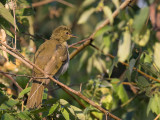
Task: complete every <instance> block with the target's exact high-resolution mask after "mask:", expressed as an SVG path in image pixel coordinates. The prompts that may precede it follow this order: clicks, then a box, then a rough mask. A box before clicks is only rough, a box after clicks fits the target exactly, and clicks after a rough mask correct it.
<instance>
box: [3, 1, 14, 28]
mask: <svg viewBox="0 0 160 120" xmlns="http://www.w3.org/2000/svg"><path fill="white" fill-rule="evenodd" d="M0 15H1V16H2V17H3V18H5V19H6V20H7V21H8V22H10V23H11V24H12V25H13V26H14V18H13V16H12V15H11V13H10V12H9V10H8V9H6V8H5V7H4V6H3V4H2V3H1V2H0Z"/></svg>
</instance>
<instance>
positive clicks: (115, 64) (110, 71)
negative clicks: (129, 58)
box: [109, 57, 118, 78]
mask: <svg viewBox="0 0 160 120" xmlns="http://www.w3.org/2000/svg"><path fill="white" fill-rule="evenodd" d="M117 63H118V57H115V58H114V59H113V64H112V66H111V67H110V68H109V78H110V77H111V75H112V71H113V68H114V66H117Z"/></svg>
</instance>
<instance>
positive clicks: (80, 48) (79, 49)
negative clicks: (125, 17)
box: [70, 0, 132, 59]
mask: <svg viewBox="0 0 160 120" xmlns="http://www.w3.org/2000/svg"><path fill="white" fill-rule="evenodd" d="M131 1H132V0H125V1H124V2H123V3H122V4H121V6H120V7H119V8H118V9H116V10H115V11H114V13H113V14H112V17H113V18H115V17H116V16H117V15H118V14H119V12H120V10H123V9H124V8H126V7H127V5H128V4H129V3H130V2H131ZM107 24H109V19H106V20H105V21H104V22H103V23H102V24H101V25H99V26H98V27H97V29H96V30H95V31H94V32H93V33H92V34H91V35H90V36H89V37H88V38H87V39H84V40H87V41H86V42H84V43H83V44H82V45H80V46H79V47H78V48H77V49H76V50H74V51H73V52H72V53H71V54H70V59H72V58H73V57H74V56H75V55H77V54H78V53H79V52H80V51H82V50H83V49H84V48H85V47H86V46H88V45H89V44H90V43H91V42H92V40H94V35H95V34H96V32H97V31H99V30H100V29H101V28H103V27H104V26H105V25H107Z"/></svg>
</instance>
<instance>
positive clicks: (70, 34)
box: [70, 34, 78, 38]
mask: <svg viewBox="0 0 160 120" xmlns="http://www.w3.org/2000/svg"><path fill="white" fill-rule="evenodd" d="M70 37H75V38H78V37H77V36H75V35H72V34H70Z"/></svg>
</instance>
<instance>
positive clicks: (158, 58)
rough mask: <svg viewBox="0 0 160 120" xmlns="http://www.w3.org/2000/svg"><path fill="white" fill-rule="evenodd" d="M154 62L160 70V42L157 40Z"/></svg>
mask: <svg viewBox="0 0 160 120" xmlns="http://www.w3.org/2000/svg"><path fill="white" fill-rule="evenodd" d="M154 63H155V64H156V66H157V67H158V68H159V70H160V43H159V42H157V43H156V44H155V46H154Z"/></svg>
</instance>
